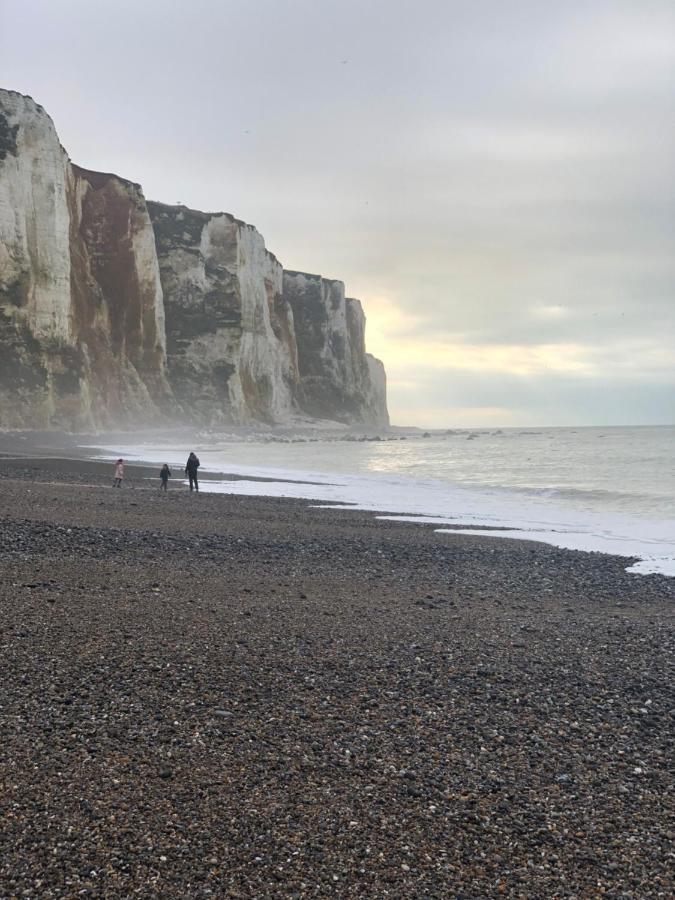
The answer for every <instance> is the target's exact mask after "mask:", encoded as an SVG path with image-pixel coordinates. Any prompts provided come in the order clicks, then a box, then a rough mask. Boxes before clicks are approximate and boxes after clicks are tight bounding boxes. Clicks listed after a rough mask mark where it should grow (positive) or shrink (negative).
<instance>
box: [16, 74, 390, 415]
mask: <svg viewBox="0 0 675 900" xmlns="http://www.w3.org/2000/svg"><path fill="white" fill-rule="evenodd" d="M364 331H365V318H364V316H363V311H362V309H361V305H360V303H359V302H358V301H356V300H349V299H345V296H344V286H343V285H342V283H341V282H337V281H327V280H325V279H322V278H321V277H320V276H315V275H303V274H301V273H297V272H284V271H283V268H282V266H281V264H280V263H279V262H278V260H277V259H276V257H274V255H273V254H272V253H270V252H269V251H268V250H267V249H266V247H265V243H264V240H263V238H262V236H261V235H260V234H259V233H258V232H257V231H256V229H255V228H253V227H252V226H250V225H246V224H245V223H243V222H240V221H239V220H237V219H235V218H234V217H233V216H231V215H229V214H227V213H202V212H197V211H195V210H190V209H187V208H186V207H182V206H166V205H164V204H161V203H150V202H148V203H146V201H145V198H144V196H143V192H142V190H141V188H140V186H139V185H137V184H134V183H132V182H129V181H126V180H124V179H121V178H119V177H117V176H116V175H110V174H103V173H98V172H91V171H87V170H85V169H82V168H80V167H78V166H75V165H73V164H72V163H71V162H70V160H69V159H68V156H67V154H66V153H65V151H64V150H63V148H62V147H61V145H60V143H59V140H58V136H57V134H56V130H55V128H54V125H53V123H52V121H51V119H50V118H49V116H48V115H47V113H46V112H45V111H44V110H43V109H42V107H41V106H39V105H38V104H37V103H35V102H34V101H33V100H32V99H31V98H30V97H25V96H23V95H21V94H17V93H15V92H13V91H4V90H0V427H33V428H67V429H84V428H102V427H112V426H129V425H134V424H141V423H142V424H145V425H147V424H171V423H173V422H186V421H189V422H193V423H196V424H204V425H217V424H221V423H251V422H266V423H269V424H276V423H278V424H286V423H289V422H292V421H293V420H295V419H296V418H297V417H298V416H309V417H315V418H322V419H333V420H336V421H341V422H345V423H363V424H372V425H386V424H387V423H388V417H387V410H386V387H385V376H384V368H383V366H382V364H381V363H380V362H379V361H378V360H375V359H374V358H373V357H371V356H370V355H369V354H367V353H366V352H365V343H364Z"/></svg>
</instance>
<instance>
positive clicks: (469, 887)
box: [0, 457, 675, 900]
mask: <svg viewBox="0 0 675 900" xmlns="http://www.w3.org/2000/svg"><path fill="white" fill-rule="evenodd" d="M111 475H112V467H111V466H109V465H107V464H101V463H95V462H84V461H80V460H59V459H53V460H51V459H39V458H25V459H20V458H10V457H6V458H0V644H1V652H0V667H1V669H2V686H3V689H2V698H1V700H0V729H1V733H2V745H1V746H2V750H1V754H0V786H1V790H0V813H1V815H2V830H1V833H0V896H2V897H8V898H9V897H40V898H45V897H47V898H51V897H110V898H117V897H124V898H126V897H166V898H174V897H175V898H193V897H194V898H201V897H218V898H220V897H233V898H235V897H241V898H251V897H256V898H258V897H260V898H263V897H279V898H282V897H283V898H286V897H330V896H334V897H373V898H381V897H394V898H411V897H412V898H418V897H419V898H436V897H438V898H448V897H461V898H467V900H469V898H471V900H473V898H484V897H513V898H533V897H536V898H552V897H561V898H563V897H564V898H590V897H600V896H602V897H611V898H651V897H655V898H656V897H663V898H668V897H671V896H672V895H673V893H674V892H675V882H674V880H673V872H674V870H675V799H674V796H675V795H674V793H673V759H674V758H675V754H674V740H673V725H674V723H675V696H674V693H673V684H674V683H675V681H674V676H675V667H674V665H673V663H674V651H675V637H674V633H673V625H674V623H675V579H669V578H665V577H663V576H660V575H648V576H636V575H631V574H628V573H627V572H626V571H625V567H626V565H627V564H628V563H627V561H626V560H625V559H622V558H620V557H614V556H607V555H602V554H590V553H582V552H574V551H564V550H558V549H556V548H554V547H550V546H546V545H543V544H535V543H530V542H523V541H512V540H499V539H495V538H490V537H488V536H472V535H452V534H438V533H435V532H434V530H433V527H432V526H422V525H414V524H410V523H404V522H392V521H382V520H378V519H376V518H375V517H373V516H372V515H370V514H366V513H360V512H352V511H344V510H332V509H330V508H327V509H319V508H314V507H313V506H312V505H311V503H309V502H306V501H300V500H289V499H280V498H260V497H255V498H254V497H243V496H231V495H219V494H207V493H202V494H200V495H198V496H196V495H191V494H190V493H189V492H188V491H187V489H186V488H185V486H184V485H183V484H182V482H181V481H180V480H178V479H174V480H173V481H172V482H171V484H170V488H169V491H168V494H167V495H162V494H160V492H159V490H158V484H159V482H158V479H157V477H156V475H157V473H156V472H155V469H154V468H153V469H147V470H146V469H143V467H141V466H130V467H127V478H126V479H125V485H124V487H123V488H122V490H118V491H113V490H112V489H111V487H110V483H111ZM151 479H154V480H151Z"/></svg>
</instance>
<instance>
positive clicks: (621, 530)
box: [98, 426, 675, 576]
mask: <svg viewBox="0 0 675 900" xmlns="http://www.w3.org/2000/svg"><path fill="white" fill-rule="evenodd" d="M190 450H194V451H195V452H196V453H197V455H198V456H199V457H200V460H201V463H202V468H201V471H202V472H208V473H213V474H214V475H216V476H217V475H218V474H220V475H221V476H222V477H215V478H213V479H209V480H204V481H203V482H202V490H203V491H218V492H224V493H231V494H247V495H258V496H261V495H267V496H275V497H295V498H304V499H308V500H311V501H314V502H315V503H316V504H317V505H322V504H323V503H325V504H328V503H330V504H331V505H337V506H339V507H345V508H349V509H360V510H367V511H371V512H373V513H375V514H377V515H379V516H382V517H384V518H391V519H397V520H406V521H408V520H410V521H415V522H420V523H427V524H433V525H436V526H437V530H438V531H440V532H444V531H447V532H459V533H463V532H466V531H470V532H471V533H474V534H475V533H479V534H483V533H485V534H489V535H490V536H493V537H502V538H504V539H513V538H519V539H527V540H536V541H543V542H545V543H548V544H552V545H554V546H557V547H562V548H568V549H575V550H584V551H588V552H594V551H595V552H602V553H611V554H615V555H618V556H624V557H631V558H632V559H631V560H630V561H627V570H628V571H629V572H632V573H635V574H641V575H649V574H663V575H670V576H675V426H662V427H656V426H655V427H648V426H645V427H605V428H603V427H579V428H504V429H474V430H468V429H449V430H447V431H433V432H421V431H416V430H412V429H399V430H394V431H393V432H392V433H388V434H382V435H377V436H376V435H370V436H368V437H366V436H364V435H363V434H360V435H359V434H355V433H350V432H342V431H335V430H333V431H330V430H329V431H325V432H321V431H317V432H311V431H310V432H307V431H305V432H298V433H294V432H293V430H292V429H290V430H289V429H285V430H284V431H283V432H281V433H279V432H275V431H268V432H258V431H252V430H246V429H242V430H239V431H222V432H214V431H210V432H199V433H195V434H191V435H189V436H186V435H185V434H181V435H180V436H176V437H174V438H170V439H167V438H163V439H161V440H160V439H157V438H152V437H151V438H147V437H144V438H143V439H142V440H132V439H131V438H129V440H126V439H123V441H122V444H121V445H120V444H119V443H117V444H116V445H115V446H114V447H112V446H110V445H109V444H108V445H105V444H102V445H101V446H99V447H98V455H99V458H100V457H105V458H112V457H117V456H123V457H124V458H125V459H127V460H130V461H131V460H137V461H140V460H144V461H149V462H156V463H163V462H168V463H169V465H170V466H172V467H173V469H174V474H176V473H181V477H182V469H183V466H184V465H185V458H186V457H187V453H188V452H189V451H190ZM228 475H236V476H237V479H236V480H234V479H232V478H228V477H227V476H228ZM258 479H265V480H258Z"/></svg>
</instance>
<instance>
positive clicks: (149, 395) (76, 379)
mask: <svg viewBox="0 0 675 900" xmlns="http://www.w3.org/2000/svg"><path fill="white" fill-rule="evenodd" d="M0 347H1V351H2V352H1V353H0V359H1V360H2V362H0V424H1V425H2V426H4V427H42V428H48V427H61V428H74V429H77V428H83V427H96V426H99V425H107V424H112V423H120V424H123V423H126V422H132V421H134V420H137V419H139V418H140V417H145V418H147V417H150V420H151V421H157V420H159V419H160V418H161V412H160V408H161V406H162V404H163V402H165V400H166V396H167V392H168V387H167V384H166V380H165V374H164V370H165V355H164V322H163V306H162V295H161V286H160V282H159V267H158V265H157V260H156V256H155V253H154V238H153V232H152V226H151V224H150V219H149V217H148V214H147V210H146V208H145V202H144V200H143V195H142V193H141V190H140V188H139V187H138V186H137V185H132V184H130V183H129V182H125V181H122V180H121V179H118V178H116V177H115V176H113V175H99V174H97V173H93V172H86V171H85V170H83V169H79V168H77V167H76V166H72V165H71V164H70V161H69V160H68V157H67V156H66V154H65V151H64V150H63V148H62V147H61V146H60V144H59V141H58V137H57V135H56V131H55V130H54V126H53V124H52V121H51V119H50V118H49V116H48V115H47V114H46V113H45V111H44V110H43V109H42V107H40V106H38V105H37V104H36V103H34V101H33V100H31V99H30V98H29V97H23V96H21V95H20V94H15V93H12V92H7V91H0Z"/></svg>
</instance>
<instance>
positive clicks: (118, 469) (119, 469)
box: [113, 459, 124, 488]
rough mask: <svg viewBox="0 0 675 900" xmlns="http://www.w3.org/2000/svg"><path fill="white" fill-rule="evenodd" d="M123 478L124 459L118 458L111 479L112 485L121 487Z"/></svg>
mask: <svg viewBox="0 0 675 900" xmlns="http://www.w3.org/2000/svg"><path fill="white" fill-rule="evenodd" d="M123 478H124V460H123V459H118V460H117V462H116V463H115V478H114V479H113V487H118V488H121V487H122V479H123Z"/></svg>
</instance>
